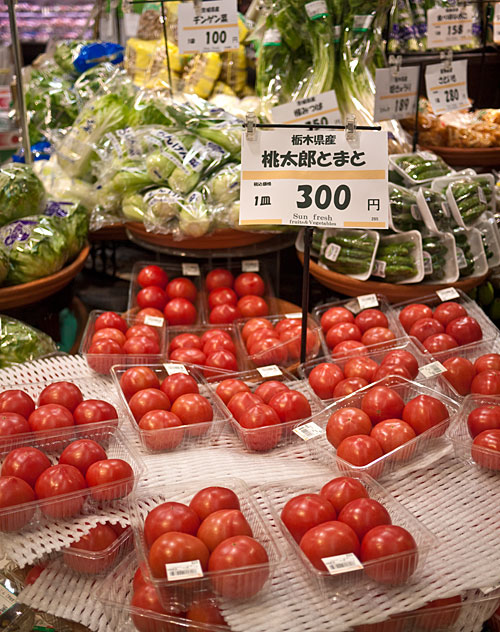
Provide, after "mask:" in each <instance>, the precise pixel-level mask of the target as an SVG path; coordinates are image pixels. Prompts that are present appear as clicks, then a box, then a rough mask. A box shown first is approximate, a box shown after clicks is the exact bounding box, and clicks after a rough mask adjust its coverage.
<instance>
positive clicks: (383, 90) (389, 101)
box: [374, 66, 419, 121]
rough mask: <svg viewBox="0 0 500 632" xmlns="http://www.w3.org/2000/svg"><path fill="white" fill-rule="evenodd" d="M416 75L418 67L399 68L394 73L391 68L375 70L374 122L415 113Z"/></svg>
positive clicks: (400, 117)
mask: <svg viewBox="0 0 500 632" xmlns="http://www.w3.org/2000/svg"><path fill="white" fill-rule="evenodd" d="M418 73H419V68H418V66H408V67H407V68H401V69H400V70H399V71H398V72H396V73H395V72H394V70H393V69H392V68H377V71H376V76H375V84H376V92H375V114H374V118H375V120H376V121H386V120H389V119H402V118H406V117H407V116H411V114H412V113H413V112H415V108H416V105H417V86H418Z"/></svg>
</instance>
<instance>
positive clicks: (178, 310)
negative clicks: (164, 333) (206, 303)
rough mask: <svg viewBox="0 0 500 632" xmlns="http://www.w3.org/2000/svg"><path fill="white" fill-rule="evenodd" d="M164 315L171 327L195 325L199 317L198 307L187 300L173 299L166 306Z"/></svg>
mask: <svg viewBox="0 0 500 632" xmlns="http://www.w3.org/2000/svg"><path fill="white" fill-rule="evenodd" d="M163 314H164V315H165V318H166V320H167V323H168V324H169V325H170V326H171V327H175V326H177V325H194V323H195V322H196V319H197V317H198V312H197V311H196V307H195V306H194V305H193V304H192V303H191V301H188V299H187V298H182V297H179V298H173V299H172V300H171V301H169V302H168V303H167V304H166V305H165V309H164V310H163Z"/></svg>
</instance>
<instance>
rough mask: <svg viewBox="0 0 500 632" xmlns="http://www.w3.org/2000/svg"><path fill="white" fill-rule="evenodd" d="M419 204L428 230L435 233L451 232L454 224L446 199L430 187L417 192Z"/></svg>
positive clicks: (421, 188)
mask: <svg viewBox="0 0 500 632" xmlns="http://www.w3.org/2000/svg"><path fill="white" fill-rule="evenodd" d="M416 198H417V204H418V207H419V209H420V213H421V215H422V217H423V219H424V222H425V224H426V226H427V228H428V229H429V230H431V231H433V232H445V231H446V232H447V231H450V230H451V228H452V224H453V219H452V217H451V211H450V207H449V205H448V202H447V201H446V197H445V196H444V195H443V194H442V193H440V192H439V191H433V190H432V189H431V188H429V187H420V188H419V190H418V191H417V195H416Z"/></svg>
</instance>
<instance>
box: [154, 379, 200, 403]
mask: <svg viewBox="0 0 500 632" xmlns="http://www.w3.org/2000/svg"><path fill="white" fill-rule="evenodd" d="M160 389H161V390H162V391H163V392H164V393H165V395H166V396H167V397H168V399H169V401H170V402H171V403H172V404H173V403H174V402H175V400H176V399H177V398H178V397H180V396H181V395H186V394H187V393H199V392H200V389H199V387H198V384H197V382H196V380H195V379H194V377H192V376H191V375H186V374H185V373H173V374H172V375H168V376H167V377H166V378H165V379H164V380H163V382H162V383H161V386H160Z"/></svg>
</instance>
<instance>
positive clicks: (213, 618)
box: [186, 597, 228, 627]
mask: <svg viewBox="0 0 500 632" xmlns="http://www.w3.org/2000/svg"><path fill="white" fill-rule="evenodd" d="M186 619H188V621H196V622H197V623H205V624H210V625H218V626H219V627H220V626H223V627H224V626H226V627H228V625H227V623H226V620H225V619H224V617H223V616H222V613H221V611H220V609H219V606H218V605H217V602H216V601H215V599H211V598H210V597H200V598H198V599H196V600H195V601H193V602H192V603H191V606H190V608H189V610H188V611H187V614H186Z"/></svg>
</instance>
